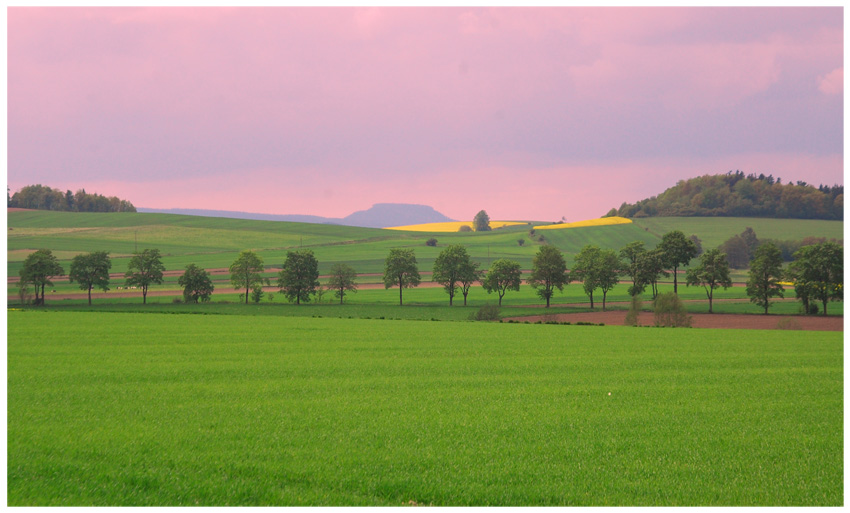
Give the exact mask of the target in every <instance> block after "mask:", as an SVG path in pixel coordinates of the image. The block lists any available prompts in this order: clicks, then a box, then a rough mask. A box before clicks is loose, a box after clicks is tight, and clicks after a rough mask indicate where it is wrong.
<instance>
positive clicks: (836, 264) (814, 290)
mask: <svg viewBox="0 0 850 513" xmlns="http://www.w3.org/2000/svg"><path fill="white" fill-rule="evenodd" d="M788 278H789V279H791V280H792V281H793V282H794V291H795V292H796V294H797V297H798V298H800V300H801V301H803V305H804V307H805V308H806V311H808V302H809V301H813V300H814V301H821V303H822V304H823V314H824V315H826V314H827V313H826V308H827V303H828V302H829V301H831V300H837V301H841V300H842V299H843V298H844V250H843V248H842V247H841V246H839V245H838V244H835V243H833V242H823V243H820V244H815V245H813V246H805V247H803V248H800V249H799V250H798V251H797V252H796V253H794V261H793V262H791V265H790V266H789V269H788Z"/></svg>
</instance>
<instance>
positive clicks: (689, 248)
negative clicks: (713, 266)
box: [658, 230, 697, 294]
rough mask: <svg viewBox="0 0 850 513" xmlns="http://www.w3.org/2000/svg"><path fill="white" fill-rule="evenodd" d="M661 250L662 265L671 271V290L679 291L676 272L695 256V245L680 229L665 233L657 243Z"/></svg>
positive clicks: (676, 292)
mask: <svg viewBox="0 0 850 513" xmlns="http://www.w3.org/2000/svg"><path fill="white" fill-rule="evenodd" d="M658 249H660V250H661V253H662V255H663V256H662V258H663V260H664V265H666V266H667V267H668V268H669V269H672V271H673V292H674V293H675V294H678V293H679V281H678V272H679V267H680V266H683V265H688V262H690V261H691V259H692V258H694V257H695V256H697V245H696V243H694V241H692V240H691V239H689V238H687V237H685V234H684V233H682V232H681V231H680V230H673V231H671V232H667V233H665V234H664V235H663V236H662V237H661V243H660V244H658Z"/></svg>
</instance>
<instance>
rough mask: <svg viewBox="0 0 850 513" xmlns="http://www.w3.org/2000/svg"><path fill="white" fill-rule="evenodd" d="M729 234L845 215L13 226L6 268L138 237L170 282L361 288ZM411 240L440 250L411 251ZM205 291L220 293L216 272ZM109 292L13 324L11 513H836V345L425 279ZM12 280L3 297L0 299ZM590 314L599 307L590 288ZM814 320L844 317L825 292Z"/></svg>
mask: <svg viewBox="0 0 850 513" xmlns="http://www.w3.org/2000/svg"><path fill="white" fill-rule="evenodd" d="M741 223H744V224H741ZM745 226H752V227H753V228H754V229H755V231H756V233H757V234H758V236H759V237H763V238H780V239H792V238H799V239H802V238H803V237H806V236H809V235H814V236H821V237H830V238H831V237H835V238H841V237H842V233H841V226H842V223H840V222H832V221H811V222H810V221H796V220H770V219H764V220H761V219H746V220H738V219H734V218H712V219H706V218H703V219H696V218H667V219H665V218H653V219H643V220H636V222H635V223H634V224H629V225H616V226H604V227H588V228H573V229H564V230H540V231H537V232H536V233H535V234H534V235H533V236H532V235H531V234H530V233H529V228H530V227H529V226H519V227H514V228H507V229H500V230H494V231H492V232H487V233H425V232H399V231H391V230H377V229H368V228H353V227H346V226H335V225H316V224H302V223H280V222H270V221H249V220H238V219H220V218H205V217H193V216H179V215H168V214H82V213H68V212H10V213H9V215H8V227H7V229H8V232H7V242H8V253H7V270H8V272H9V276H17V275H18V271H19V269H20V267H21V263H22V261H23V259H24V258H25V257H26V255H27V254H28V253H29V252H30V251H32V250H35V249H37V248H42V247H46V248H50V249H51V250H53V252H54V254H55V255H56V256H57V257H58V258H59V260H60V262H61V263H62V265H63V266H64V267H65V270H66V273H67V271H68V267H69V263H70V260H71V258H73V256H74V255H76V254H79V253H85V252H89V251H94V250H104V251H109V252H110V254H111V256H112V257H113V266H112V272H113V273H118V274H123V272H124V271H125V270H126V267H127V262H128V260H129V257H130V255H131V254H132V253H133V252H134V251H135V250H136V248H138V249H144V248H158V249H160V251H161V252H162V254H163V256H164V258H163V261H164V263H165V266H166V269H168V270H180V269H183V268H184V267H185V266H186V265H187V264H189V263H195V264H196V265H199V266H201V267H205V268H207V269H221V268H227V267H229V265H230V264H231V263H232V262H233V260H234V259H235V258H236V257H237V255H238V254H239V252H240V251H242V250H245V249H251V250H254V251H256V252H257V253H259V254H260V255H261V256H262V257H263V258H264V260H265V265H266V267H267V269H266V270H267V273H266V277H268V278H269V279H270V280H271V282H272V285H274V284H275V282H276V274H275V272H274V271H273V269H272V268H274V267H279V266H280V265H281V264H282V263H283V261H284V258H285V255H286V252H287V251H289V250H292V249H298V248H301V247H303V248H309V249H312V250H313V251H314V253H315V254H316V257H317V259H318V260H319V264H320V268H319V270H320V273H322V274H325V273H327V271H328V270H329V269H330V266H331V265H333V264H334V263H337V262H344V263H347V264H349V265H351V266H353V267H354V268H355V270H356V271H357V272H358V273H361V274H366V273H373V274H377V276H376V275H371V276H370V275H364V276H359V277H358V283H360V284H376V283H380V282H381V278H380V275H379V274H380V273H382V271H383V265H384V260H385V258H386V255H387V253H388V252H389V250H390V249H391V248H396V247H407V248H414V249H415V250H416V255H417V259H418V261H419V269H420V271H421V272H422V273H423V280H428V279H430V274H429V272H430V271H431V268H432V267H433V262H434V259H435V258H436V257H437V255H438V254H439V252H440V251H442V249H443V248H444V247H446V246H447V245H449V244H463V245H465V246H466V247H467V249H468V251H469V253H470V255H471V256H472V258H473V260H475V261H478V262H480V263H481V265H482V267H484V268H486V267H489V264H490V262H492V261H493V260H495V259H496V258H502V257H506V258H511V259H514V260H517V261H519V262H520V264H521V266H522V267H523V268H524V269H529V268H530V267H531V261H532V258H533V256H534V254H535V253H536V252H537V250H538V248H539V246H540V244H542V243H544V242H543V241H539V240H537V237H539V236H540V235H543V236H544V237H545V243H546V244H552V245H555V246H556V247H558V248H559V249H560V250H561V251H563V252H564V253H565V256H566V259H567V262H568V264H569V263H571V262H572V259H573V258H574V255H575V253H577V252H578V251H579V250H580V249H581V247H582V246H584V245H585V244H596V245H598V246H600V247H603V248H612V249H620V248H621V247H623V246H624V245H626V244H628V243H629V242H632V241H634V240H642V241H644V242H645V243H646V244H647V246H648V247H653V246H654V245H655V244H656V243H657V242H659V241H660V238H661V235H663V233H665V232H667V231H669V230H672V229H681V230H683V231H685V233H687V234H690V233H695V234H696V235H698V236H699V237H700V238H701V239H703V245H704V247H708V248H710V247H712V246H714V245H716V244H719V243H720V242H723V240H725V239H727V238H728V237H730V236H732V235H734V234H737V233H740V232H741V231H742V230H743V229H744V227H745ZM431 237H434V238H436V239H438V245H437V247H428V246H426V245H425V241H426V240H427V239H429V238H431ZM518 239H524V241H525V243H524V245H522V246H520V245H519V244H518V243H517V240H518ZM213 279H214V283H215V285H216V287H217V288H219V289H225V288H230V283H229V279H228V276H227V275H226V274H225V275H214V276H213ZM745 279H746V274H745V273H742V272H738V273H736V274H735V276H734V280H735V281H737V282H741V281H743V280H745ZM323 281H324V279H323ZM123 282H124V280H123V279H122V278H113V281H112V283H111V285H110V286H111V290H110V291H109V292H108V293H107V294H106V296H105V297H97V298H95V299H94V304H93V305H91V306H89V305H88V304H87V301H86V300H85V299H57V297H58V296H59V295H61V294H69V293H74V292H77V293H79V292H80V290H79V289H78V288H77V285H76V284H71V283H68V282H67V279H65V280H63V279H57V280H55V285H54V287H53V288H52V289H51V291H48V292H47V294H46V296H47V297H46V301H47V305H46V306H45V307H39V308H33V307H26V308H25V309H17V308H10V309H9V310H8V312H7V501H8V505H10V506H50V505H63V506H124V505H126V506H131V505H132V506H194V505H202V506H248V505H275V506H304V505H311V506H313V505H325V506H345V505H363V506H375V505H388V506H401V505H408V506H409V505H434V506H488V505H493V506H495V505H507V506H535V505H538V506H549V505H558V506H609V505H610V506H614V505H639V506H662V505H676V506H691V505H713V506H733V505H735V506H738V505H748V506H755V505H777V506H778V505H783V506H792V505H796V506H815V505H818V506H824V505H826V506H840V505H843V473H844V470H843V334H842V333H838V332H803V331H793V330H771V331H758V330H740V331H738V330H709V329H670V328H666V329H665V328H648V327H643V328H631V327H617V326H578V325H563V324H561V325H553V324H531V323H498V322H496V323H493V322H475V321H471V320H470V316H471V315H472V314H474V313H475V312H476V311H477V310H478V309H479V308H480V307H481V306H483V305H488V304H496V303H497V302H498V296H497V295H495V294H486V292H485V291H484V290H483V288H482V287H480V286H474V287H473V288H472V289H471V291H470V294H469V305H468V306H463V298H462V296H461V295H460V294H458V295H457V296H456V297H455V306H453V307H449V306H448V296H447V294H446V293H445V292H444V290H443V289H442V288H433V287H430V288H429V287H419V288H413V289H405V290H404V303H405V306H403V307H400V306H399V305H398V289H397V288H390V289H384V288H383V287H379V288H370V289H361V290H359V291H358V292H357V293H356V294H353V293H349V294H347V295H346V297H345V304H344V305H339V304H338V299H337V298H335V297H334V296H333V294H332V292H331V291H326V292H325V293H324V296H323V298H322V300H321V301H317V300H316V299H315V298H314V300H313V301H312V302H311V303H309V304H304V305H300V306H296V305H293V304H289V303H287V302H286V300H285V297H284V296H283V295H282V294H280V293H279V292H278V291H277V290H276V287H274V286H271V287H267V288H266V291H265V296H264V297H263V299H262V301H261V302H260V303H259V304H254V303H251V304H248V305H245V304H242V303H241V302H240V298H239V295H238V294H235V293H216V294H215V295H214V296H213V301H212V302H211V303H206V304H199V305H192V304H182V303H175V302H174V300H175V299H176V298H178V297H180V296H181V291H180V288H179V286H178V285H177V277H176V276H166V278H165V282H164V283H163V284H162V285H157V286H154V287H152V288H151V290H152V291H154V292H163V293H164V294H165V295H161V296H149V297H148V304H147V305H142V296H141V292H140V291H136V292H137V295H135V296H133V297H127V298H119V297H117V294H118V292H119V291H118V290H117V287H118V286H123V284H124V283H123ZM679 285H680V287H679V295H680V297H681V298H682V299H683V300H685V301H686V305H687V308H688V310H689V312H691V313H702V312H706V311H707V309H708V305H707V303H705V302H704V301H700V300H704V299H705V292H704V290H703V288H702V287H685V286H684V283H682V282H680V284H679ZM17 289H18V287H17V284H16V283H10V284H9V285H8V289H7V291H8V295H9V297H10V298H14V297H15V296H16V294H17ZM627 289H628V286H627V285H625V284H620V285H618V286H616V287H615V288H614V289H613V290H612V291H611V292H610V293H609V294H608V298H607V299H608V301H609V305H608V308H609V309H620V310H622V309H625V308H627V304H626V303H625V302H626V301H628V299H629V297H628V295H627ZM52 290H55V291H56V292H52ZM660 290H661V292H665V291H668V290H672V283H662V284H661V285H660ZM121 292H123V291H121ZM54 294H55V296H54ZM793 296H794V294H793V289H787V290H786V298H793ZM715 298H716V299H718V300H726V301H716V302H715V304H714V310H715V311H716V312H719V313H761V310H760V309H759V308H758V307H757V306H755V305H753V304H751V303H749V302H747V301H746V293H745V290H744V287H742V286H735V287H732V288H730V289H728V290H719V291H716V292H715ZM594 299H595V302H596V309H597V310H599V309H601V301H602V297H601V293H597V294H595V295H594ZM588 302H589V300H588V297H587V295H586V294H584V292H583V290H582V287H581V285H580V284H577V283H573V284H571V285H568V286H567V287H566V288H565V289H564V291H563V292H557V293H556V294H555V296H554V297H553V301H552V304H553V307H552V308H550V309H548V310H544V309H541V308H536V307H539V306H541V304H542V302H541V300H540V299H539V298H538V297H537V296H536V295H535V292H534V290H533V289H532V288H531V287H529V286H528V285H525V284H523V285H522V287H521V290H520V291H519V292H514V291H509V292H508V293H507V295H506V296H505V298H504V300H503V307H502V309H501V315H502V316H503V317H522V316H528V315H539V314H542V313H547V314H550V313H551V314H556V313H572V312H586V311H588V308H589V304H588ZM15 303H16V301H15V300H14V299H11V300H10V301H9V304H10V306H15ZM644 304H645V307H646V308H649V307H650V306H651V305H650V301H649V299H648V294H646V295H645V297H644ZM799 308H800V307H799V302H797V301H793V299H791V300H789V301H784V302H777V303H775V304H774V306H773V307H771V313H772V314H778V315H776V318H777V322H779V320H781V319H782V318H783V317H782V315H792V314H795V313H797V312H798V311H799ZM829 313H830V314H831V315H843V303H840V302H839V303H830V305H829ZM437 321H440V322H437Z"/></svg>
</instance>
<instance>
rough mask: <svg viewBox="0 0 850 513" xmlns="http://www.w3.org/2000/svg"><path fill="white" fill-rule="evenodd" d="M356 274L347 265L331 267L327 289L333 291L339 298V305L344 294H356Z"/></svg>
mask: <svg viewBox="0 0 850 513" xmlns="http://www.w3.org/2000/svg"><path fill="white" fill-rule="evenodd" d="M356 279H357V272H356V271H355V270H354V268H352V267H351V266H350V265H348V264H334V265H332V266H331V275H330V278H328V288H329V289H332V290H334V294H335V295H336V297H338V298H339V304H342V300H343V298H344V297H345V293H346V292H353V293H355V294H356V293H357V283H356Z"/></svg>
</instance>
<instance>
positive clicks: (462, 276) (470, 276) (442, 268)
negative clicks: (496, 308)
mask: <svg viewBox="0 0 850 513" xmlns="http://www.w3.org/2000/svg"><path fill="white" fill-rule="evenodd" d="M479 278H480V273H479V272H478V264H477V263H475V262H472V261H471V260H470V258H469V253H467V251H466V248H465V247H464V246H461V245H460V244H452V245H450V246H448V247H446V248H445V249H444V250H443V251H441V252H440V254H439V255H437V258H436V259H435V260H434V274H433V278H432V279H433V280H434V281H435V282H437V283H439V284H440V285H442V286H443V288H444V289H445V291H446V293H447V294H448V295H449V306H452V304H453V301H454V296H455V293H456V292H457V289H458V286H461V289H462V291H463V304H464V305H466V296H467V294H468V293H469V288H470V287H471V286H472V284H473V283H474V282H475V281H477V280H478V279H479Z"/></svg>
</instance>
